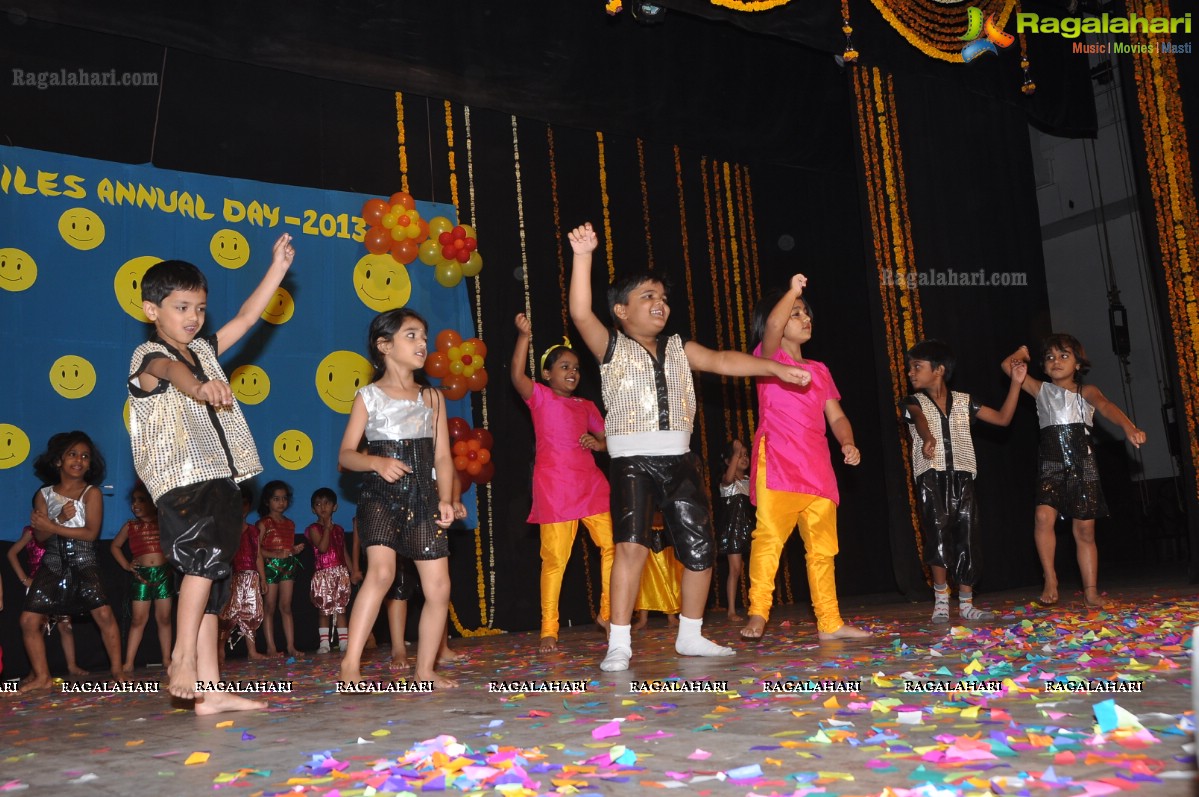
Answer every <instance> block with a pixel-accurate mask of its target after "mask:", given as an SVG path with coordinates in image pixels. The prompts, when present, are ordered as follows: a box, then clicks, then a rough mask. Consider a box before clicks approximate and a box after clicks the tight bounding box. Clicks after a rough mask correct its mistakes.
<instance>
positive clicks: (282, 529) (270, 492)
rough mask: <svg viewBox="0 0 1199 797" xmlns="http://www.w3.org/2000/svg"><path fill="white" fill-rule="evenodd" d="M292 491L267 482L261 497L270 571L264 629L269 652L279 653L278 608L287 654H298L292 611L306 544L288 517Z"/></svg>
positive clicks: (263, 552) (263, 550)
mask: <svg viewBox="0 0 1199 797" xmlns="http://www.w3.org/2000/svg"><path fill="white" fill-rule="evenodd" d="M291 499H292V491H291V487H290V486H289V485H288V484H287V483H286V482H281V481H271V482H267V483H266V486H265V487H263V488H262V497H261V498H259V499H258V514H259V520H258V558H259V559H261V560H262V570H263V572H264V573H265V574H266V607H265V609H264V614H265V616H264V617H263V628H264V630H265V631H266V653H267V655H268V656H278V655H279V647H278V646H277V645H276V644H275V608H276V607H278V609H279V614H280V616H281V617H282V619H283V641H284V642H285V643H286V644H287V655H288V656H298V655H300V652H299V651H298V650H296V624H295V618H294V617H293V615H292V613H291V601H292V597H293V591H294V590H295V587H296V570H297V569H298V568H299V567H300V560H299V559H297V558H296V554H298V553H299V552H300V551H302V550H304V543H302V542H301V543H297V542H296V524H295V523H293V522H292V521H291V519H289V518H287V517H286V516H284V514H283V513H284V512H286V511H287V510H288V509H289V508H290V507H291Z"/></svg>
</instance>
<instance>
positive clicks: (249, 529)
mask: <svg viewBox="0 0 1199 797" xmlns="http://www.w3.org/2000/svg"><path fill="white" fill-rule="evenodd" d="M231 578H232V579H233V582H232V585H231V587H230V595H229V602H228V603H227V604H225V608H224V609H223V610H222V611H221V614H220V618H221V620H223V621H224V622H226V623H229V624H230V625H232V626H234V627H235V628H237V630H238V631H240V632H241V634H242V636H244V637H246V639H247V640H249V642H247V644H249V645H250V646H251V647H252V646H253V644H254V643H253V639H254V632H255V631H257V630H258V627H259V626H261V625H262V609H263V606H262V599H261V598H262V596H261V594H260V593H259V590H260V589H262V587H263V585H262V584H260V583H259V581H258V527H257V526H254V525H251V524H247V525H246V527H245V528H244V529H242V533H241V545H239V546H238V548H237V553H235V554H234V555H233V575H232V576H231Z"/></svg>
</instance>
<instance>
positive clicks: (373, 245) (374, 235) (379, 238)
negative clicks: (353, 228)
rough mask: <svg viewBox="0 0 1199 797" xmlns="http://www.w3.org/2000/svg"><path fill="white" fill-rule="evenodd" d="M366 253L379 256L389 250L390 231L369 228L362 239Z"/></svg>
mask: <svg viewBox="0 0 1199 797" xmlns="http://www.w3.org/2000/svg"><path fill="white" fill-rule="evenodd" d="M362 242H363V243H364V244H366V251H368V252H370V253H371V254H372V255H381V254H383V253H384V252H386V251H387V250H388V249H390V248H391V230H388V229H387V228H385V227H371V228H370V229H369V230H367V231H366V235H364V236H363V237H362Z"/></svg>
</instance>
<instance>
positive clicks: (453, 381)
mask: <svg viewBox="0 0 1199 797" xmlns="http://www.w3.org/2000/svg"><path fill="white" fill-rule="evenodd" d="M436 344H437V351H434V352H432V353H431V354H429V356H428V357H426V358H425V373H426V374H428V375H429V376H432V377H436V378H437V379H440V380H441V389H442V390H443V391H445V397H446V398H447V399H460V398H462V397H463V396H465V395H466V392H467V391H468V390H473V391H475V392H478V391H480V390H482V389H483V388H485V387H487V371H486V370H484V368H483V358H484V357H486V356H487V345H486V344H485V343H483V341H481V340H479V339H478V338H467V339H466V340H463V339H462V336H461V335H459V334H458V333H457V332H455V331H454V330H452V329H443V330H441V331H440V332H438V333H437V339H436Z"/></svg>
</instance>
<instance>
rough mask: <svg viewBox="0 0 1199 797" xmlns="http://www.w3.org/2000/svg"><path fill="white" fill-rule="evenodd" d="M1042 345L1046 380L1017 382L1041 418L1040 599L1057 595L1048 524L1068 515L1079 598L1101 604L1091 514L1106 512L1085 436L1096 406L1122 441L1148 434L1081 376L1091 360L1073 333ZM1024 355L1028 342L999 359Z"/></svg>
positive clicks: (1007, 368) (1047, 602)
mask: <svg viewBox="0 0 1199 797" xmlns="http://www.w3.org/2000/svg"><path fill="white" fill-rule="evenodd" d="M1041 350H1042V364H1043V367H1044V370H1045V375H1046V376H1048V377H1049V381H1047V382H1042V381H1041V380H1039V379H1034V378H1033V377H1031V376H1030V377H1027V378H1026V379H1025V380H1024V383H1023V388H1024V392H1025V393H1028V394H1029V395H1030V396H1032V397H1033V398H1035V399H1036V400H1037V422H1038V423H1039V424H1040V426H1041V445H1040V448H1039V449H1038V452H1037V454H1038V459H1039V460H1040V482H1039V483H1038V486H1037V510H1036V516H1035V525H1034V537H1035V539H1036V543H1037V555H1038V556H1039V557H1040V559H1041V568H1042V570H1043V571H1044V574H1045V587H1044V589H1043V590H1042V591H1041V600H1040V603H1041V604H1042V605H1043V606H1052V605H1054V604H1055V603H1057V601H1058V581H1057V570H1056V569H1055V567H1054V557H1055V555H1056V553H1057V535H1056V534H1055V533H1054V528H1053V527H1054V523H1055V521H1056V520H1057V517H1058V515H1061V516H1063V517H1068V518H1072V519H1073V523H1072V529H1073V531H1074V544H1075V548H1076V549H1077V556H1078V569H1079V571H1080V572H1081V573H1082V589H1083V598H1082V600H1083V604H1084V605H1085V606H1086V607H1087V608H1088V609H1102V608H1103V606H1104V601H1103V598H1102V596H1100V594H1099V549H1098V548H1097V547H1096V546H1095V518H1100V517H1103V516H1104V515H1106V514H1107V502H1106V501H1105V500H1104V498H1103V487H1102V485H1100V483H1099V468H1098V466H1097V465H1096V464H1095V445H1094V442H1093V440H1092V436H1091V428H1092V427H1093V426H1094V418H1095V413H1096V412H1098V413H1099V414H1100V415H1102V416H1103V417H1104V418H1107V419H1108V420H1109V421H1111V422H1112V423H1114V424H1116V425H1117V426H1119V427H1120V428H1121V429H1122V430H1123V431H1124V436H1125V437H1127V438H1128V442H1130V443H1132V444H1133V445H1134V446H1136V447H1137V448H1140V447H1141V445H1142V444H1144V442H1145V439H1146V437H1145V433H1144V432H1143V431H1141V430H1140V429H1138V428H1137V426H1136V424H1134V423H1133V422H1132V421H1131V420H1129V419H1128V416H1127V415H1125V414H1124V413H1123V412H1122V411H1121V410H1120V408H1119V407H1117V406H1116V405H1115V404H1113V403H1111V402H1110V401H1108V399H1107V397H1106V396H1104V395H1103V392H1102V391H1101V390H1099V388H1097V387H1095V386H1094V385H1085V384H1082V377H1083V376H1085V375H1086V373H1087V371H1089V370H1091V361H1090V360H1088V359H1087V353H1086V351H1085V350H1084V349H1083V347H1082V344H1081V343H1080V342H1079V341H1078V338H1076V337H1074V336H1073V335H1066V334H1063V333H1057V334H1054V335H1050V336H1049V337H1047V338H1045V340H1044V341H1043V342H1042V343H1041ZM1028 359H1029V355H1028V347H1027V346H1021V347H1020V348H1019V349H1017V350H1016V352H1015V353H1014V354H1012V355H1011V356H1009V357H1007V358H1006V359H1005V360H1004V361H1003V363H1002V366H1001V367H1002V368H1003V371H1004V373H1006V374H1009V375H1010V374H1011V373H1012V370H1013V368H1014V366H1013V365H1012V363H1013V362H1016V361H1020V362H1027V361H1028Z"/></svg>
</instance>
